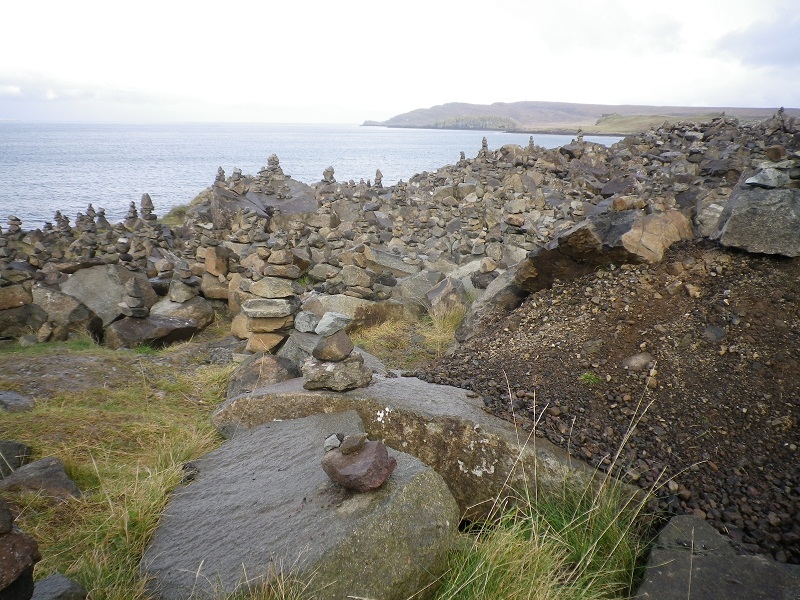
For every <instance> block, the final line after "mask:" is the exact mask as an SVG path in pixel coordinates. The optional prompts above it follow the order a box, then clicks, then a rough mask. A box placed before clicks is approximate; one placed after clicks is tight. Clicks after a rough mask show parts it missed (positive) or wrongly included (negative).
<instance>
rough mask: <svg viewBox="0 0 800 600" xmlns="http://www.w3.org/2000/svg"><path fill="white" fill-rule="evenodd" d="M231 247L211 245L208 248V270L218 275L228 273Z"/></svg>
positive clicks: (206, 259) (206, 264) (206, 265)
mask: <svg viewBox="0 0 800 600" xmlns="http://www.w3.org/2000/svg"><path fill="white" fill-rule="evenodd" d="M231 254H232V253H231V250H230V248H226V247H225V246H209V247H208V248H206V258H205V261H206V262H205V267H206V272H208V273H210V274H211V275H213V276H215V277H218V276H220V275H223V276H225V275H227V274H228V259H229V258H230V256H231Z"/></svg>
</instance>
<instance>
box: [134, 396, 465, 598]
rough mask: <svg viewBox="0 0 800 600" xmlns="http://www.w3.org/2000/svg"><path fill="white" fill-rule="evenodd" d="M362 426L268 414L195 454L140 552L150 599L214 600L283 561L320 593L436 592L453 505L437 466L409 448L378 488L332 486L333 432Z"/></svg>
mask: <svg viewBox="0 0 800 600" xmlns="http://www.w3.org/2000/svg"><path fill="white" fill-rule="evenodd" d="M361 430H362V424H361V421H360V419H359V418H358V416H357V415H356V413H355V412H353V411H348V412H345V413H335V414H325V415H315V416H311V417H308V418H304V419H295V420H289V421H278V422H270V423H265V424H264V425H262V426H260V427H256V428H253V429H251V430H248V431H242V432H240V434H239V435H237V436H236V437H234V438H233V439H232V440H230V441H229V442H227V443H226V444H225V445H223V446H222V447H220V448H218V449H217V450H215V451H213V452H211V453H209V454H207V455H206V456H204V457H202V458H200V459H199V460H197V461H195V462H194V464H195V466H196V467H197V469H198V474H197V476H196V478H195V479H194V481H193V482H192V483H191V484H189V485H188V486H186V487H184V488H179V489H178V490H176V491H175V493H174V494H173V496H172V499H171V500H170V502H169V505H168V506H167V508H166V511H165V514H164V517H163V519H162V521H161V524H160V525H159V527H158V529H157V530H156V532H155V534H154V536H153V539H152V542H151V544H150V546H149V547H148V548H147V550H146V551H145V554H144V558H143V559H142V563H141V569H142V571H143V574H144V575H145V576H147V577H149V578H151V579H150V581H151V584H150V585H151V591H152V593H153V594H154V596H155V597H156V598H160V599H163V600H177V599H183V598H189V597H192V598H213V597H216V596H218V595H219V594H221V593H231V592H233V591H235V590H241V589H243V588H245V587H247V585H258V584H259V583H260V582H263V581H265V580H268V579H269V578H270V577H272V576H274V574H275V573H276V572H279V571H281V570H282V569H285V570H289V569H291V571H292V575H293V576H295V577H299V578H301V579H304V578H310V579H311V587H310V591H311V592H312V593H313V594H314V595H315V597H316V598H318V599H319V600H328V599H330V600H334V599H335V600H340V599H342V598H347V597H348V596H351V597H361V598H381V599H382V600H404V599H406V598H409V597H411V596H412V595H413V594H415V593H416V592H418V591H419V590H423V589H426V588H427V590H428V593H427V595H429V594H430V591H431V590H432V589H433V584H434V583H435V581H436V579H437V577H439V576H440V575H441V574H442V573H443V571H444V568H445V559H446V555H447V552H448V550H449V548H450V547H451V543H452V542H453V540H454V537H455V535H456V531H457V526H458V518H459V515H458V508H457V506H456V503H455V501H454V500H453V497H452V496H451V495H450V492H449V490H448V489H447V486H446V485H445V484H444V482H443V481H442V479H441V477H439V475H437V474H436V472H434V471H433V470H432V469H430V468H428V467H426V466H425V465H424V464H422V463H421V462H420V461H418V460H416V459H414V458H412V457H411V456H409V455H407V454H404V453H401V452H394V451H392V452H391V455H392V456H393V457H394V458H395V459H396V460H397V468H396V469H395V470H394V472H393V473H392V476H391V477H390V478H389V479H388V480H387V481H386V482H385V483H384V485H382V486H381V487H380V488H379V489H377V490H375V491H373V492H370V493H366V494H355V493H353V492H352V491H348V490H345V489H344V488H342V487H340V486H338V485H334V484H333V483H331V482H330V481H329V480H328V478H327V477H326V476H325V473H324V472H323V471H322V469H321V468H320V460H321V459H322V454H323V447H322V445H323V441H324V440H325V437H326V436H327V435H329V433H330V432H331V431H345V432H356V431H361ZM415 597H423V598H424V597H426V594H425V593H423V594H422V595H421V596H415Z"/></svg>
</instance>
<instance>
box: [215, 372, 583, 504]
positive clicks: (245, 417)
mask: <svg viewBox="0 0 800 600" xmlns="http://www.w3.org/2000/svg"><path fill="white" fill-rule="evenodd" d="M344 410H355V411H356V412H357V413H358V415H359V416H360V417H361V419H362V420H363V422H364V427H365V431H366V432H367V433H368V434H369V436H370V439H375V440H382V441H383V442H384V443H385V444H386V445H387V446H390V447H392V448H397V449H399V450H402V451H403V452H408V453H409V454H411V455H413V456H415V457H417V458H418V459H419V460H421V461H422V462H424V463H425V464H427V465H429V466H431V467H432V468H434V469H435V470H436V472H437V473H439V474H440V475H441V476H442V477H443V478H444V480H445V481H446V482H447V485H448V487H449V488H450V491H451V492H452V493H453V497H455V499H456V502H458V505H459V507H460V509H461V510H462V511H463V512H464V513H465V514H467V515H469V516H470V517H480V516H485V515H486V513H487V512H488V511H489V509H490V508H491V501H492V500H493V499H494V498H495V497H497V496H498V495H499V494H503V493H506V492H508V486H517V487H519V486H521V485H523V483H524V482H533V481H538V483H539V484H541V485H545V486H547V485H560V484H561V483H562V482H563V481H564V479H565V477H569V478H575V477H581V476H585V477H586V481H587V482H588V478H589V476H590V475H591V471H590V470H589V468H588V467H587V466H586V465H585V464H584V463H583V462H581V461H579V460H571V459H570V458H569V456H568V455H567V453H566V452H564V451H563V450H561V449H560V448H558V447H557V446H555V445H554V444H552V443H550V442H549V441H546V440H544V439H541V438H536V437H530V439H528V433H526V432H525V431H523V430H521V429H520V430H519V431H517V430H515V429H514V425H513V424H511V423H509V422H507V421H504V420H503V419H500V418H498V417H496V416H494V415H491V414H489V413H487V412H486V411H484V410H483V403H482V401H481V400H480V399H478V398H470V397H468V396H467V392H466V391H465V390H462V389H458V388H454V387H450V386H444V385H436V384H432V383H427V382H425V381H422V380H420V379H417V378H414V377H387V376H381V375H375V376H373V383H372V384H370V385H369V386H368V387H366V388H359V389H356V390H352V391H349V392H332V391H325V390H313V391H310V390H306V389H303V380H302V379H292V380H289V381H284V382H282V383H279V384H275V385H272V386H267V387H264V388H260V389H257V390H254V391H253V392H251V393H248V394H243V395H241V396H237V397H234V398H230V399H228V400H227V401H226V402H224V403H222V404H221V405H220V406H219V407H218V408H217V410H216V411H215V412H214V415H213V416H212V422H213V423H214V425H215V426H216V427H217V428H218V429H219V430H220V431H221V432H222V434H223V435H225V436H234V435H238V433H239V432H241V431H243V430H246V429H249V428H252V427H256V426H258V425H261V424H263V423H269V422H270V421H274V420H276V419H297V418H301V417H306V416H309V415H314V414H320V413H330V412H338V411H344Z"/></svg>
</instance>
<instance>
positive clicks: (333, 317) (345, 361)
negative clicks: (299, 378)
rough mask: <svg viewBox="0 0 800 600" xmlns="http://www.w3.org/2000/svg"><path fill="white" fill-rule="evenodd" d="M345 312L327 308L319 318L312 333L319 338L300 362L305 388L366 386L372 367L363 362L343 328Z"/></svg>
mask: <svg viewBox="0 0 800 600" xmlns="http://www.w3.org/2000/svg"><path fill="white" fill-rule="evenodd" d="M350 321H351V319H350V317H348V316H347V315H343V314H340V313H335V312H327V313H325V314H324V315H323V316H322V319H320V322H319V324H318V325H317V327H316V329H315V333H317V334H318V335H321V336H322V338H321V339H320V341H319V342H318V343H317V345H316V347H315V348H314V350H313V351H312V352H311V356H309V357H308V358H307V359H306V360H305V362H304V363H303V377H304V379H305V381H304V382H303V387H304V388H305V389H307V390H333V391H335V392H344V391H347V390H353V389H356V388H361V387H367V386H368V385H369V384H370V382H371V381H372V371H371V370H370V369H369V368H368V367H367V366H365V365H364V357H363V356H362V355H361V353H360V352H355V351H354V346H353V342H352V340H351V339H350V337H349V336H348V335H347V332H346V331H345V328H346V327H347V325H348V324H349V323H350Z"/></svg>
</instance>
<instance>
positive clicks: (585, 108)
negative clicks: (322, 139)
mask: <svg viewBox="0 0 800 600" xmlns="http://www.w3.org/2000/svg"><path fill="white" fill-rule="evenodd" d="M777 109H778V107H770V108H741V107H720V106H717V107H708V106H706V107H700V106H645V105H634V104H619V105H617V104H576V103H571V102H539V101H530V102H495V103H494V104H467V103H464V102H449V103H447V104H440V105H437V106H432V107H430V108H418V109H415V110H412V111H410V112H407V113H403V114H400V115H396V116H394V117H392V118H390V119H387V120H386V121H364V123H363V126H377V127H407V128H413V129H480V130H494V131H507V132H513V133H552V134H568V135H569V134H574V133H577V132H578V130H581V131H582V132H583V133H586V134H592V135H629V134H632V133H638V132H641V131H645V130H647V129H650V128H651V127H659V126H661V125H663V124H664V122H665V121H666V122H668V123H675V122H677V121H708V120H711V119H713V118H716V117H720V116H723V115H725V116H729V117H735V118H737V119H739V120H740V121H750V120H753V121H756V120H762V119H766V118H768V117H770V116H771V115H773V114H774V113H775V111H776V110H777ZM784 110H785V112H786V114H787V115H790V116H795V117H800V108H785V109H784Z"/></svg>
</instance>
